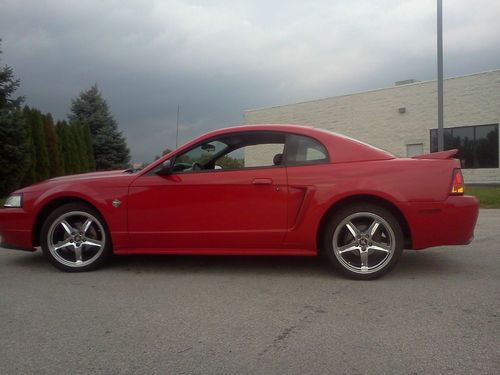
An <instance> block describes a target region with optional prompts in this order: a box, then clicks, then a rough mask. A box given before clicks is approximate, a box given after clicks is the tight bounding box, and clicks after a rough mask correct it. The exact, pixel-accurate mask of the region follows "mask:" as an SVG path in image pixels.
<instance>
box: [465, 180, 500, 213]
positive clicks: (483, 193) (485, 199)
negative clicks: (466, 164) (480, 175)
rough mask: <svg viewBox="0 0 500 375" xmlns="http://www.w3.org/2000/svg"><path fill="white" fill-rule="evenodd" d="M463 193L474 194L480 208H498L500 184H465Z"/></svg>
mask: <svg viewBox="0 0 500 375" xmlns="http://www.w3.org/2000/svg"><path fill="white" fill-rule="evenodd" d="M465 194H467V195H475V196H476V197H477V198H478V199H479V205H480V206H481V208H500V186H478V185H472V186H465Z"/></svg>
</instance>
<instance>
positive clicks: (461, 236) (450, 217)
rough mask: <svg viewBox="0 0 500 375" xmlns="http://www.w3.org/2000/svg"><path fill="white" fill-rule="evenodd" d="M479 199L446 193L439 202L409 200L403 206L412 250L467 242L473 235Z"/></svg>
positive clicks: (465, 243)
mask: <svg viewBox="0 0 500 375" xmlns="http://www.w3.org/2000/svg"><path fill="white" fill-rule="evenodd" d="M478 213H479V201H478V200H477V198H476V197H471V196H450V197H448V199H446V200H445V201H443V202H412V203H409V204H407V205H406V207H405V216H406V218H407V220H408V224H409V227H410V230H411V237H412V249H415V250H417V249H424V248H427V247H432V246H445V245H467V244H469V243H470V242H471V241H472V239H473V238H474V228H475V226H476V221H477V216H478Z"/></svg>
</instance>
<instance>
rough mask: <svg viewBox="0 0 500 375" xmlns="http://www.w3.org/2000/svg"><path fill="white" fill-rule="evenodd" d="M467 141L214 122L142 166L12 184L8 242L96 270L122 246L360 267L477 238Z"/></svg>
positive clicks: (1, 214) (4, 215) (369, 274)
mask: <svg viewBox="0 0 500 375" xmlns="http://www.w3.org/2000/svg"><path fill="white" fill-rule="evenodd" d="M455 153H456V150H450V151H444V152H437V153H433V154H426V155H420V156H415V157H412V158H396V157H394V156H393V155H391V154H389V153H387V152H385V151H382V150H380V149H377V148H375V147H372V146H369V145H367V144H364V143H362V142H358V141H356V140H353V139H350V138H347V137H344V136H341V135H338V134H334V133H331V132H328V131H325V130H320V129H316V128H312V127H303V126H296V125H251V126H239V127H233V128H227V129H221V130H216V131H212V132H210V133H208V134H205V135H203V136H201V137H199V138H196V139H194V140H193V141H191V142H189V143H187V144H185V145H184V146H182V147H180V148H178V149H177V150H175V151H173V152H171V153H169V154H168V155H165V156H164V157H162V158H161V159H159V160H157V161H155V162H153V163H152V164H151V165H149V166H148V167H146V168H144V169H143V170H141V171H139V172H133V171H129V170H127V171H113V172H95V173H87V174H82V175H74V176H65V177H58V178H54V179H51V180H48V181H44V182H42V183H38V184H36V185H32V186H29V187H26V188H23V189H20V190H18V191H15V192H14V193H12V195H11V196H10V197H9V198H8V199H7V201H6V202H5V205H4V208H3V209H1V210H0V235H1V246H2V247H4V248H16V249H25V250H31V251H33V250H34V249H35V248H36V247H38V246H41V248H42V250H43V253H44V254H45V255H46V256H47V258H48V259H49V261H50V262H51V263H52V264H54V265H55V266H56V267H58V268H60V269H62V270H65V271H87V270H90V269H94V268H96V267H98V266H100V265H102V264H103V263H104V262H105V261H106V260H107V259H108V258H109V256H110V255H111V254H112V253H114V254H231V255H300V256H314V255H318V254H321V253H323V254H325V255H326V258H327V259H328V260H329V262H331V264H332V265H333V266H334V267H335V268H336V269H337V270H339V271H341V272H343V273H344V274H346V275H348V276H350V277H353V278H357V279H371V278H375V277H378V276H381V275H383V274H385V273H386V272H388V271H389V270H390V269H392V268H393V266H394V265H395V264H396V262H397V260H398V258H399V257H400V255H401V252H402V250H403V249H404V248H406V249H414V250H418V249H423V248H426V247H430V246H441V245H462V244H468V243H469V242H470V241H471V240H472V238H473V232H474V226H475V224H476V219H477V215H478V201H477V199H476V198H474V197H470V196H465V195H464V186H463V179H462V174H461V170H460V163H459V161H458V160H456V159H453V158H452V157H453V155H455Z"/></svg>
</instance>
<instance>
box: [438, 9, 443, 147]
mask: <svg viewBox="0 0 500 375" xmlns="http://www.w3.org/2000/svg"><path fill="white" fill-rule="evenodd" d="M437 70H438V78H437V84H438V151H443V150H444V130H443V124H444V112H443V0H437Z"/></svg>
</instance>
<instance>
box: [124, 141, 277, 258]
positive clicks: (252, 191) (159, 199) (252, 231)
mask: <svg viewBox="0 0 500 375" xmlns="http://www.w3.org/2000/svg"><path fill="white" fill-rule="evenodd" d="M254 146H255V145H254ZM224 157H226V160H227V158H228V156H227V155H224ZM272 159H273V158H272V156H271V160H272ZM177 160H178V161H179V162H178V165H181V164H185V161H186V160H188V159H187V158H184V159H183V158H182V157H181V156H178V157H177ZM213 163H214V165H212V167H213V169H209V170H193V169H191V168H188V169H187V170H184V171H181V172H174V173H172V174H169V175H167V176H159V175H157V174H154V173H153V174H149V175H143V176H140V177H138V178H137V179H136V180H135V181H134V182H133V183H132V184H131V186H130V190H129V199H128V228H129V233H130V238H131V241H132V246H134V247H137V248H144V249H148V248H151V249H162V248H163V249H181V248H185V249H207V250H210V249H214V248H226V249H231V248H234V249H242V248H248V249H255V248H277V247H280V246H281V244H282V242H283V239H284V236H285V231H286V224H287V223H286V221H287V214H286V212H287V181H286V179H287V177H286V169H285V168H284V167H283V166H281V165H274V164H273V162H272V161H271V163H270V165H269V162H267V163H266V164H265V165H262V163H260V164H259V163H257V164H256V165H255V164H254V165H252V164H251V163H249V162H248V163H247V165H245V166H243V167H241V168H237V167H236V168H233V169H231V168H230V169H223V168H222V167H220V166H219V165H217V166H215V162H213ZM216 168H217V169H216ZM221 168H222V169H221Z"/></svg>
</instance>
